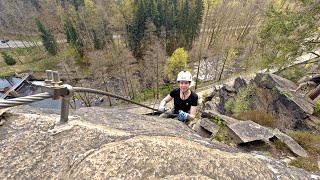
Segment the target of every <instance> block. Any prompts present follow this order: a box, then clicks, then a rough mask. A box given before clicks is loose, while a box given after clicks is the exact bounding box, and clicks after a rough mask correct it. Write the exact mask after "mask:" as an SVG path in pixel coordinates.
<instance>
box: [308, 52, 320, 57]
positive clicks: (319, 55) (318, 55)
mask: <svg viewBox="0 0 320 180" xmlns="http://www.w3.org/2000/svg"><path fill="white" fill-rule="evenodd" d="M309 53H311V54H314V55H316V56H317V57H320V54H317V53H315V52H309Z"/></svg>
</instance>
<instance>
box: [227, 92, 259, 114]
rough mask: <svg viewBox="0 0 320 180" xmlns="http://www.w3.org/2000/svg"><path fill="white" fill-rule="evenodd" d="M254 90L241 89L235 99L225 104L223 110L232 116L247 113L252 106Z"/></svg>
mask: <svg viewBox="0 0 320 180" xmlns="http://www.w3.org/2000/svg"><path fill="white" fill-rule="evenodd" d="M254 93H255V89H254V88H253V87H252V86H247V87H243V88H242V89H240V91H239V92H238V94H237V96H236V97H235V98H232V99H229V100H228V101H227V102H226V104H225V109H226V110H227V111H229V112H232V113H234V114H240V113H241V112H245V111H248V110H250V109H251V108H252V106H253V99H252V97H253V95H254Z"/></svg>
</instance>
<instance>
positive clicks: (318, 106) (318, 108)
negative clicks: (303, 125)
mask: <svg viewBox="0 0 320 180" xmlns="http://www.w3.org/2000/svg"><path fill="white" fill-rule="evenodd" d="M314 112H320V103H319V102H317V103H316V108H315V109H314Z"/></svg>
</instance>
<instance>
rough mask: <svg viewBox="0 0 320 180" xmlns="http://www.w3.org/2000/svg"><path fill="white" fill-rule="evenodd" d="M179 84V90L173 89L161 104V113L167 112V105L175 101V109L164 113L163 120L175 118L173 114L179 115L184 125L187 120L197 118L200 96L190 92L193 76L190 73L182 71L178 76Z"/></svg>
mask: <svg viewBox="0 0 320 180" xmlns="http://www.w3.org/2000/svg"><path fill="white" fill-rule="evenodd" d="M177 82H178V85H179V88H176V89H173V90H172V91H171V92H170V93H169V94H168V95H167V96H166V97H165V98H164V99H163V100H162V101H161V102H160V106H159V109H158V110H159V111H160V112H165V105H166V104H167V103H168V102H170V101H171V100H172V99H174V108H173V109H171V110H169V111H167V112H166V113H162V114H161V115H160V117H162V118H175V117H176V116H174V115H172V114H178V116H177V117H178V119H179V120H180V121H182V122H184V123H186V122H187V120H193V119H194V118H195V116H196V112H197V105H198V95H197V94H196V93H195V92H194V91H191V90H190V85H191V82H192V75H191V73H190V72H188V71H181V72H180V73H179V74H178V78H177Z"/></svg>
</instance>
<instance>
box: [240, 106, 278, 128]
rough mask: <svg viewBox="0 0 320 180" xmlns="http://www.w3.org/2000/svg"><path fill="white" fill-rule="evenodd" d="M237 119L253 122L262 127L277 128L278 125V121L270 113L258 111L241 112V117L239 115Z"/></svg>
mask: <svg viewBox="0 0 320 180" xmlns="http://www.w3.org/2000/svg"><path fill="white" fill-rule="evenodd" d="M237 119H241V120H251V121H253V122H256V123H258V124H260V125H262V126H268V127H272V128H275V127H276V125H277V123H276V122H277V121H276V119H275V118H274V117H273V116H272V114H270V113H266V112H264V111H258V110H250V111H246V112H241V113H240V114H239V115H237Z"/></svg>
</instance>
